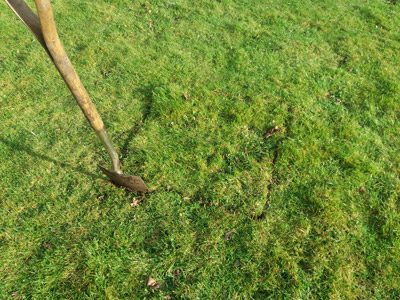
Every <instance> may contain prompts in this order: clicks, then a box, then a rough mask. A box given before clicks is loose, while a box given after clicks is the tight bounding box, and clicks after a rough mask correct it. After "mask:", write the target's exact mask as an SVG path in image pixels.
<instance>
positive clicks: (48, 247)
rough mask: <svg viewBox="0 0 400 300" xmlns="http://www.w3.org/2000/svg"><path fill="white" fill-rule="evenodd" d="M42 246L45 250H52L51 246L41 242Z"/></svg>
mask: <svg viewBox="0 0 400 300" xmlns="http://www.w3.org/2000/svg"><path fill="white" fill-rule="evenodd" d="M42 246H43V247H45V248H47V249H51V248H53V246H52V245H50V244H47V243H46V242H43V243H42Z"/></svg>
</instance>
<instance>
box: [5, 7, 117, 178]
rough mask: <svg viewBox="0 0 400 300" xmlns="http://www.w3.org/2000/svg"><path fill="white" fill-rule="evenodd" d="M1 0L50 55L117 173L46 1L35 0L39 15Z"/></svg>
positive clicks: (112, 153)
mask: <svg viewBox="0 0 400 300" xmlns="http://www.w3.org/2000/svg"><path fill="white" fill-rule="evenodd" d="M5 1H6V3H7V4H8V6H10V8H11V9H12V10H13V12H14V13H15V14H16V15H17V16H18V17H19V18H20V19H21V21H22V22H23V23H24V24H25V25H26V26H27V27H28V28H29V30H30V31H31V32H32V33H33V34H34V35H35V37H36V38H37V40H38V41H39V42H40V44H41V45H42V46H43V48H44V49H45V50H46V52H47V53H48V54H49V55H50V57H51V59H52V60H53V63H54V65H55V66H56V68H57V69H58V71H59V72H60V74H61V76H62V78H63V79H64V81H65V83H66V84H67V86H68V88H69V89H70V91H71V93H72V95H73V96H74V98H75V100H76V102H77V103H78V105H79V107H80V108H81V110H82V112H83V114H84V115H85V117H86V119H87V120H88V121H89V123H90V126H91V127H92V128H93V129H94V130H95V131H96V133H97V135H98V137H99V138H100V140H101V142H102V143H103V145H104V147H105V148H106V150H107V152H108V154H109V155H110V158H111V162H112V170H113V171H114V172H116V173H118V174H120V173H121V169H120V162H119V158H118V154H117V152H116V151H115V148H114V146H113V144H112V142H111V139H110V137H109V135H108V134H107V131H106V130H105V128H104V123H103V121H102V119H101V117H100V115H99V113H98V112H97V110H96V107H95V106H94V105H93V102H92V100H91V99H90V97H89V95H88V93H87V91H86V89H85V87H84V86H83V84H82V82H81V80H80V79H79V76H78V74H77V73H76V71H75V69H74V67H73V66H72V63H71V61H70V60H69V58H68V56H67V53H66V52H65V50H64V47H63V45H62V44H61V41H60V38H59V36H58V33H57V30H56V25H55V22H54V17H53V11H52V8H51V5H50V1H49V0H35V4H36V9H37V12H38V15H39V18H38V17H37V16H36V14H35V13H34V12H32V10H31V9H30V8H29V6H28V5H27V4H26V3H25V2H24V1H23V0H5Z"/></svg>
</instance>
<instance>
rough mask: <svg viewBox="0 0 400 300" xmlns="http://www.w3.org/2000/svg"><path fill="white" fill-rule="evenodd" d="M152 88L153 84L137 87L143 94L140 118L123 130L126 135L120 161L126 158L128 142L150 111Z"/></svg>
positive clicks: (141, 125) (136, 132)
mask: <svg viewBox="0 0 400 300" xmlns="http://www.w3.org/2000/svg"><path fill="white" fill-rule="evenodd" d="M154 88H155V86H154V85H149V86H146V87H143V88H141V89H138V92H139V93H140V94H142V95H143V101H142V103H143V105H142V119H141V120H140V122H139V123H137V124H135V125H134V126H132V127H131V128H130V129H129V130H128V131H126V132H124V133H127V135H128V137H127V138H126V139H125V141H124V144H123V145H122V147H121V157H120V158H121V161H123V160H124V158H126V156H127V154H128V147H129V144H130V142H131V141H132V140H133V138H134V137H135V136H136V135H137V134H138V132H139V131H140V129H141V128H142V127H143V124H144V123H145V122H146V120H147V118H148V116H149V115H150V113H151V107H152V105H153V91H154Z"/></svg>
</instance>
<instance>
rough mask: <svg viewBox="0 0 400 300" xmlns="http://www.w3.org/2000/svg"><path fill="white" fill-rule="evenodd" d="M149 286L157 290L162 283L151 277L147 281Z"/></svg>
mask: <svg viewBox="0 0 400 300" xmlns="http://www.w3.org/2000/svg"><path fill="white" fill-rule="evenodd" d="M147 286H148V287H149V288H150V289H152V290H156V289H158V288H159V287H160V286H161V283H159V282H157V281H155V279H154V278H151V277H149V280H148V281H147Z"/></svg>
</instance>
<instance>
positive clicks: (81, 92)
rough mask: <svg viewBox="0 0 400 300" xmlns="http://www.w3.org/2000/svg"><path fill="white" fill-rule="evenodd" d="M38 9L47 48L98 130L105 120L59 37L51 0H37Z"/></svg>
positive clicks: (98, 130)
mask: <svg viewBox="0 0 400 300" xmlns="http://www.w3.org/2000/svg"><path fill="white" fill-rule="evenodd" d="M35 4H36V9H37V12H38V14H39V20H40V25H41V28H42V34H43V37H44V41H45V43H46V46H47V49H48V51H49V52H50V54H51V57H52V58H53V61H54V64H55V65H56V67H57V69H58V71H59V72H60V74H61V76H62V77H63V79H64V81H65V83H66V84H67V85H68V87H69V89H70V90H71V93H72V95H74V97H75V100H76V102H77V103H78V105H79V107H80V108H81V110H82V112H83V114H84V115H85V117H86V119H87V120H88V121H89V123H90V125H91V126H92V128H93V129H94V130H95V131H96V132H100V131H102V130H103V128H104V124H103V121H102V119H101V117H100V115H99V113H98V112H97V110H96V108H95V106H94V105H93V102H92V100H91V99H90V97H89V95H88V93H87V91H86V89H85V87H84V86H83V84H82V82H81V80H80V79H79V76H78V74H77V73H76V71H75V69H74V67H73V66H72V63H71V61H70V60H69V58H68V56H67V53H65V51H64V47H63V46H62V44H61V41H60V38H59V37H58V34H57V30H56V24H55V23H54V18H53V11H52V9H51V5H50V1H49V0H35Z"/></svg>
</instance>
